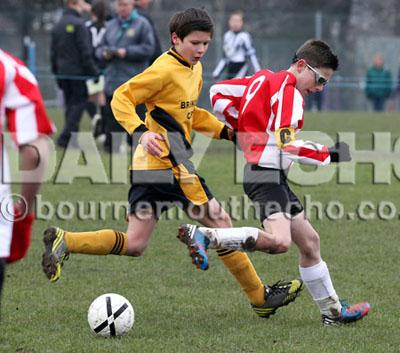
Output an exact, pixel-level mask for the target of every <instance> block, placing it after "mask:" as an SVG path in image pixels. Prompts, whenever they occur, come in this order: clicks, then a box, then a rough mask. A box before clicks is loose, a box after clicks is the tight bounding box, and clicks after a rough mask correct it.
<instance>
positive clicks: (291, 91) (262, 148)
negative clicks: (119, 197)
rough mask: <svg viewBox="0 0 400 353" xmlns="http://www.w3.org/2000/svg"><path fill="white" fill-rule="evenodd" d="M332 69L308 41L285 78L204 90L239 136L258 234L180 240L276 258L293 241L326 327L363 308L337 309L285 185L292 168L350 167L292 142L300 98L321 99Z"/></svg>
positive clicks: (343, 156)
mask: <svg viewBox="0 0 400 353" xmlns="http://www.w3.org/2000/svg"><path fill="white" fill-rule="evenodd" d="M337 67H338V59H337V57H336V55H335V54H334V53H333V52H332V50H331V48H330V47H329V46H328V45H327V44H326V43H324V42H322V41H318V40H309V41H307V42H306V43H304V44H303V45H302V46H301V47H300V48H299V49H298V50H297V52H296V54H295V56H294V58H293V62H292V64H291V66H290V68H289V69H288V70H285V71H280V72H277V73H274V72H272V71H269V70H261V71H259V72H257V73H256V74H255V75H254V76H252V77H247V78H243V79H233V80H227V81H222V82H220V83H217V84H215V85H214V86H213V87H211V89H210V94H211V101H212V105H213V108H214V111H215V112H216V113H217V116H220V117H223V118H224V119H225V120H226V123H227V124H228V125H230V126H231V127H232V128H234V129H238V142H239V144H240V147H241V148H242V149H243V152H244V156H245V158H246V161H247V164H246V166H245V170H244V190H245V192H246V194H247V195H248V196H249V198H250V199H251V200H252V201H253V202H254V203H255V205H256V206H257V208H258V211H259V215H260V220H261V222H262V224H263V228H264V229H263V230H259V229H257V228H251V227H243V228H233V229H232V228H231V229H216V228H204V227H200V228H196V226H193V225H184V226H181V228H180V230H179V234H180V236H181V238H183V239H185V238H189V239H190V238H192V237H200V236H201V235H203V236H205V238H206V241H205V244H206V247H208V248H219V247H224V248H228V249H236V250H242V251H243V250H244V251H246V250H250V251H253V250H259V251H264V252H267V253H272V254H278V253H284V252H287V251H288V248H289V246H290V244H291V242H292V241H293V242H294V243H295V244H296V245H297V246H298V248H299V252H300V264H299V270H300V275H301V278H302V280H303V282H304V283H305V285H306V286H307V288H308V290H309V292H310V293H311V295H312V297H313V299H314V301H315V302H316V303H317V305H318V306H319V308H320V312H321V315H322V321H323V323H324V324H325V325H331V324H335V325H337V324H343V323H348V322H353V321H357V320H359V319H361V318H362V317H364V316H365V315H366V314H367V313H368V311H369V304H368V303H366V302H364V303H359V304H354V305H348V304H345V303H343V302H341V301H340V300H339V298H338V296H337V294H336V291H335V289H334V287H333V284H332V281H331V277H330V274H329V271H328V267H327V265H326V263H325V262H324V261H323V260H322V258H321V254H320V240H319V235H318V233H317V232H316V231H315V229H314V228H313V227H312V225H311V224H310V222H309V221H308V220H307V218H306V217H305V214H304V209H303V206H302V204H301V202H300V201H299V199H298V198H297V196H296V195H295V194H294V193H293V191H292V190H291V189H290V187H289V185H288V183H287V174H288V171H289V167H290V166H291V164H292V163H293V162H297V163H302V164H308V165H315V166H323V165H326V164H329V163H330V162H334V163H336V162H344V161H349V160H350V159H351V158H350V153H349V147H348V145H347V144H346V143H341V142H338V143H337V144H336V145H335V146H334V147H333V148H328V147H326V146H324V145H321V144H318V143H314V142H310V141H302V140H299V139H296V135H297V133H298V132H299V131H300V130H301V128H302V126H303V107H304V100H303V97H305V96H308V95H309V94H312V93H315V92H321V91H322V90H323V89H324V86H325V85H326V84H327V83H328V81H329V79H330V78H331V76H332V75H333V72H334V71H335V70H336V69H337Z"/></svg>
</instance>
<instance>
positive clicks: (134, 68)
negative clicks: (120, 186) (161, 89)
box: [96, 0, 155, 153]
mask: <svg viewBox="0 0 400 353" xmlns="http://www.w3.org/2000/svg"><path fill="white" fill-rule="evenodd" d="M116 6H117V17H116V18H114V19H112V20H110V21H109V22H107V25H106V33H105V34H104V37H103V40H102V43H101V45H100V46H99V47H98V48H97V49H96V56H97V57H98V58H99V59H103V60H105V61H106V69H105V72H104V77H105V94H106V108H105V111H104V113H105V117H104V118H105V130H106V140H105V143H104V147H105V149H106V151H107V152H110V153H118V152H119V151H120V146H121V142H122V136H123V133H124V129H123V128H122V127H121V125H119V123H118V122H117V121H116V120H115V119H114V115H113V113H112V111H111V107H110V103H111V99H112V96H113V93H114V90H115V89H116V88H117V87H119V86H120V85H121V84H123V83H124V82H126V81H128V80H129V79H130V78H131V77H133V76H135V75H137V74H138V73H140V72H142V71H143V70H144V69H146V68H147V66H148V65H149V61H150V58H151V57H152V56H153V53H154V50H155V44H154V35H153V31H152V28H151V25H150V23H149V21H148V20H147V19H146V18H144V17H143V16H141V15H140V14H139V13H138V11H137V10H136V9H135V8H134V0H117V1H116ZM113 132H117V133H118V134H113V135H112V133H113ZM111 136H113V140H112V138H111Z"/></svg>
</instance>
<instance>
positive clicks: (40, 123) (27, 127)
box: [0, 49, 55, 145]
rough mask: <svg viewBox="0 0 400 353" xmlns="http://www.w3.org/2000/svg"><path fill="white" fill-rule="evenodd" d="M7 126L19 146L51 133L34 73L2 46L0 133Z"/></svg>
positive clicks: (0, 62)
mask: <svg viewBox="0 0 400 353" xmlns="http://www.w3.org/2000/svg"><path fill="white" fill-rule="evenodd" d="M5 127H6V128H7V129H8V131H9V132H11V134H12V139H13V141H14V142H15V143H16V144H17V145H23V144H26V143H29V142H32V141H34V140H36V139H37V138H38V137H39V135H40V134H47V135H49V134H52V133H53V132H54V130H55V129H54V126H53V124H52V123H51V121H50V120H49V118H48V116H47V113H46V110H45V107H44V103H43V99H42V95H41V93H40V91H39V87H38V83H37V81H36V78H35V76H34V75H33V74H32V73H31V72H30V71H29V69H28V68H27V67H26V65H25V64H24V63H23V62H22V61H21V60H19V59H18V58H16V57H14V56H12V55H11V54H9V53H7V52H6V51H4V50H1V49H0V133H1V134H2V133H4V132H5V130H6V129H5Z"/></svg>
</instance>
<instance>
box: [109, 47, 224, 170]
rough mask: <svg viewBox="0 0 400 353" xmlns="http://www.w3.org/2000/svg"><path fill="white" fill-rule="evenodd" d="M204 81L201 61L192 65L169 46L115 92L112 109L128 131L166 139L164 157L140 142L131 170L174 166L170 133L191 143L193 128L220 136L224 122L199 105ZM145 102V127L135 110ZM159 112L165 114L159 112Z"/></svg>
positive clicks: (163, 146) (161, 142)
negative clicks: (153, 134)
mask: <svg viewBox="0 0 400 353" xmlns="http://www.w3.org/2000/svg"><path fill="white" fill-rule="evenodd" d="M202 83H203V81H202V66H201V63H200V62H198V63H197V64H196V65H190V64H189V63H187V62H186V61H185V60H184V59H183V58H182V57H181V56H180V55H179V54H177V53H176V52H175V51H174V50H173V49H170V50H169V51H167V52H165V53H164V54H162V55H161V56H160V57H159V58H158V59H157V60H156V61H155V62H154V63H153V64H152V65H151V66H150V67H148V68H147V69H146V70H145V71H143V72H142V73H141V74H139V75H137V76H135V77H133V78H132V79H130V80H129V81H127V82H126V83H124V84H123V85H121V86H120V87H119V88H118V89H117V90H116V91H115V92H114V96H113V100H112V102H111V107H112V111H113V113H114V116H115V118H116V119H117V121H118V122H119V123H120V124H121V125H122V126H123V127H124V128H125V130H126V131H127V132H128V133H129V134H133V133H135V132H137V133H140V132H143V131H145V130H146V129H148V130H150V131H152V132H156V133H159V134H161V135H162V136H164V138H165V141H158V142H159V143H160V145H161V146H162V148H163V153H162V155H161V157H155V156H152V155H150V154H149V153H147V152H146V151H145V150H144V149H143V147H142V146H141V145H140V144H139V145H138V146H137V148H136V150H135V153H134V157H133V163H132V169H134V170H149V169H167V168H172V167H173V165H174V164H173V162H171V158H170V141H169V138H168V135H167V132H168V133H171V132H172V131H177V132H178V131H180V132H181V134H182V135H184V137H185V139H186V140H187V142H188V143H189V144H190V143H191V132H192V129H194V130H196V131H199V132H201V133H204V134H207V135H209V136H210V137H213V138H220V133H221V131H222V129H223V127H224V124H223V123H222V122H220V121H219V120H218V119H217V118H216V117H215V116H214V115H212V114H211V113H209V112H208V111H207V110H205V109H201V108H199V107H197V101H198V99H199V95H200V91H201V87H202ZM142 103H145V104H146V108H147V113H146V120H145V126H144V123H143V122H142V120H140V118H139V116H138V115H137V114H136V112H135V107H136V106H137V105H139V104H142ZM158 111H161V112H163V114H162V115H158V114H156V113H157V112H158Z"/></svg>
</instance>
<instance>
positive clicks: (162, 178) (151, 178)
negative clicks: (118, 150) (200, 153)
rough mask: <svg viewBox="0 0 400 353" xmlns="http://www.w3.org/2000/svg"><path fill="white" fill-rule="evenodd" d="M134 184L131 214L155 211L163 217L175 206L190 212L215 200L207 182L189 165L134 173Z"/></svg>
mask: <svg viewBox="0 0 400 353" xmlns="http://www.w3.org/2000/svg"><path fill="white" fill-rule="evenodd" d="M131 183H132V185H131V188H130V190H129V196H128V200H129V213H130V214H135V213H136V212H138V211H139V210H144V209H152V210H153V212H154V213H155V215H156V217H157V218H159V217H160V216H161V214H162V212H164V211H167V210H168V209H169V208H171V207H175V206H178V207H181V208H183V209H187V208H188V207H189V206H191V205H197V206H200V205H203V204H205V203H207V202H208V201H209V200H211V199H212V198H214V196H213V195H212V194H211V191H210V190H209V189H208V187H207V185H206V183H205V180H204V179H203V178H202V177H201V176H200V175H198V174H197V173H196V172H195V170H194V168H193V165H192V164H191V163H187V162H185V163H184V164H179V165H178V166H176V167H173V168H171V169H162V170H161V169H157V170H133V171H131Z"/></svg>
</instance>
